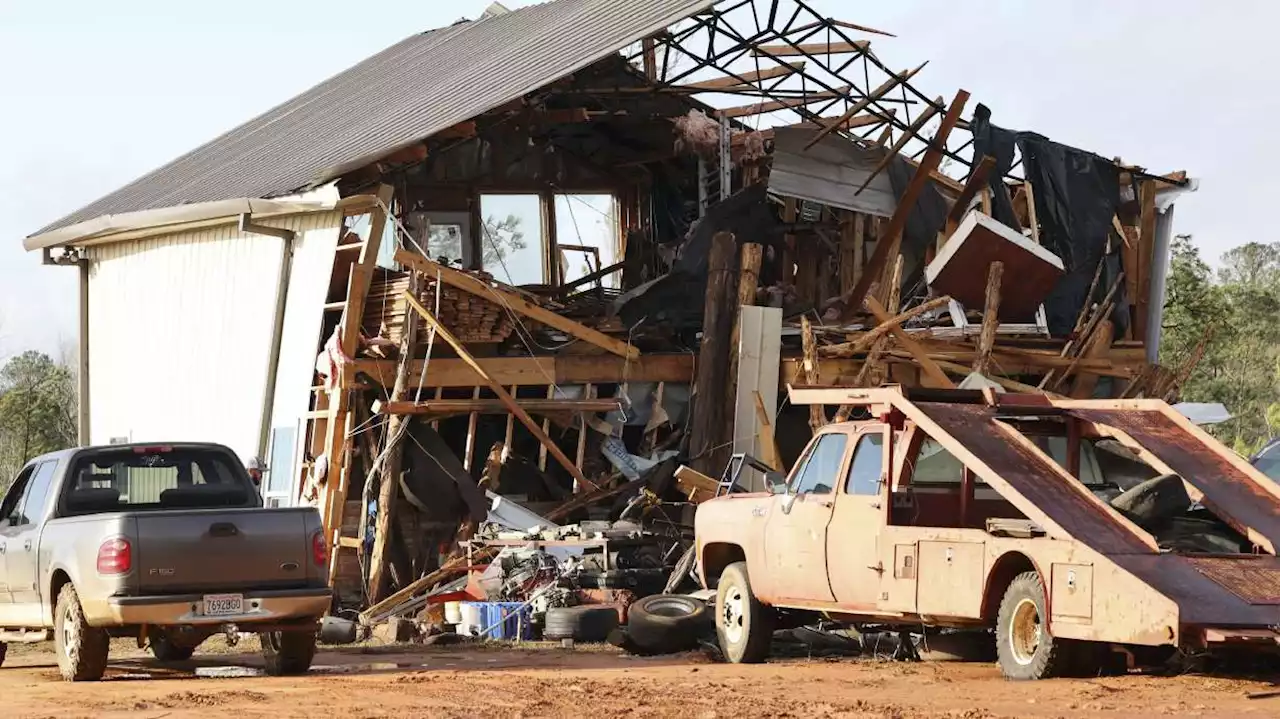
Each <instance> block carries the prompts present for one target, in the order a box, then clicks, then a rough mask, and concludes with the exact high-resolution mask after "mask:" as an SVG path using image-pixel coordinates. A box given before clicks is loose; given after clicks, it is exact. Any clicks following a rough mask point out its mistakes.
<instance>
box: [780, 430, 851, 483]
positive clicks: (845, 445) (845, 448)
mask: <svg viewBox="0 0 1280 719" xmlns="http://www.w3.org/2000/svg"><path fill="white" fill-rule="evenodd" d="M830 437H839V438H840V441H841V442H842V444H841V446H840V468H839V470H837V472H836V476H838V477H842V476H844V474H845V472H846V471H847V469H848V468H847V467H846V465H847V464H848V455H849V433H848V432H841V431H835V432H823V433H821V434H819V435H817V436H815V437H814V438H813V440H812V441H810V443H809V448H808V450H807V451H806V452H805V454H804V457H803V459H801V461H800V462H797V463H796V466H795V469H793V470H792V472H791V476H790V477H788V478H787V492H788V493H789V494H794V495H796V496H797V497H799V496H801V495H805V494H814V495H818V496H826V495H828V494H835V493H836V488H835V487H831V489H830V491H827V492H813V491H808V492H801V491H799V488H798V486H797V483H798V482H799V481H800V478H801V476H802V475H803V474H804V471H805V470H806V469H808V468H809V462H810V461H812V460H813V457H814V455H815V454H817V452H818V448H819V446H820V445H821V444H822V443H823V442H824V441H826V440H827V439H828V438H830Z"/></svg>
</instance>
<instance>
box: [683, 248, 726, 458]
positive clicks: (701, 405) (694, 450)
mask: <svg viewBox="0 0 1280 719" xmlns="http://www.w3.org/2000/svg"><path fill="white" fill-rule="evenodd" d="M736 259H737V242H736V240H735V239H734V237H733V234H732V233H730V232H717V233H716V234H715V235H714V236H713V237H712V238H711V254H710V257H709V258H708V261H707V296H706V302H705V304H704V305H703V315H702V343H701V345H700V346H699V348H698V376H697V378H696V381H697V390H696V391H697V399H696V400H695V401H694V403H693V418H692V420H693V421H692V426H691V429H690V432H691V437H690V454H691V455H692V456H693V457H697V460H696V461H694V467H695V469H698V470H699V471H701V472H702V473H703V474H710V475H719V474H720V471H721V470H722V469H723V468H724V464H725V462H726V461H727V458H728V454H729V453H728V448H727V447H725V446H722V445H723V444H724V442H725V440H726V439H727V438H725V437H723V436H721V435H722V433H723V430H724V426H725V422H724V410H725V407H726V403H725V402H724V394H725V389H726V384H727V382H726V380H727V379H728V378H727V377H726V376H725V368H726V367H728V366H729V357H730V353H731V352H732V348H731V347H730V346H729V345H730V339H731V335H732V333H733V318H734V316H735V315H736V314H737V312H736V310H737V307H736V306H735V304H734V303H735V301H736V300H737V296H738V293H737V288H736V286H735V285H736V281H737V273H735V272H734V265H735V260H736Z"/></svg>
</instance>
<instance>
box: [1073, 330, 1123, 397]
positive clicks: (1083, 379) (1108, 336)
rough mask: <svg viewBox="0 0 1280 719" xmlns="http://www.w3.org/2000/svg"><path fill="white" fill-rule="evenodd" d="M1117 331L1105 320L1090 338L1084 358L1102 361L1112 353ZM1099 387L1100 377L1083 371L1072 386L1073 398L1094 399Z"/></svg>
mask: <svg viewBox="0 0 1280 719" xmlns="http://www.w3.org/2000/svg"><path fill="white" fill-rule="evenodd" d="M1114 334H1115V329H1114V327H1113V326H1112V324H1111V320H1103V321H1101V322H1099V323H1098V326H1097V327H1096V328H1095V329H1094V331H1093V336H1092V337H1090V338H1089V346H1088V347H1086V348H1085V350H1084V352H1083V354H1082V355H1081V356H1082V357H1085V358H1087V359H1101V358H1103V357H1106V356H1107V355H1108V354H1109V353H1110V352H1111V341H1112V339H1113V335H1114ZM1097 386H1098V375H1096V374H1092V373H1090V372H1086V371H1083V370H1082V371H1081V372H1080V374H1078V375H1076V381H1075V382H1074V383H1073V384H1072V385H1071V392H1070V393H1069V394H1070V396H1071V397H1074V398H1076V399H1089V398H1091V397H1093V390H1094V389H1095V388H1096V387H1097Z"/></svg>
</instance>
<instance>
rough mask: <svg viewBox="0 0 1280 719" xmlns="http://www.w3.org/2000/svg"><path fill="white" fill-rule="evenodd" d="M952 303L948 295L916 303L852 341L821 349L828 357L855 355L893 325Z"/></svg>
mask: <svg viewBox="0 0 1280 719" xmlns="http://www.w3.org/2000/svg"><path fill="white" fill-rule="evenodd" d="M950 303H951V298H950V297H948V296H946V295H944V296H942V297H935V298H933V299H931V300H929V301H928V302H925V303H923V304H919V305H916V306H915V307H912V308H911V309H909V310H906V311H904V312H899V313H898V314H896V315H894V316H893V317H890V318H889V319H888V320H886V321H884V322H881V323H880V324H878V325H876V326H875V327H874V328H872V329H871V330H868V331H867V332H865V333H863V334H862V335H861V336H859V337H858V339H856V340H854V341H852V342H842V343H840V344H835V345H827V346H826V347H823V348H822V349H821V354H822V355H823V356H826V357H852V356H853V355H856V354H859V353H861V352H865V351H867V350H868V349H870V348H871V345H873V344H875V342H876V340H878V339H880V338H881V337H883V336H884V335H886V334H889V331H890V330H891V329H892V328H893V327H895V326H896V327H901V326H902V325H903V324H904V323H906V322H909V321H910V320H913V319H915V318H916V317H919V316H920V315H922V314H924V313H926V312H930V311H932V310H936V309H938V308H940V307H945V306H947V305H948V304H950Z"/></svg>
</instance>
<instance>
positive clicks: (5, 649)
mask: <svg viewBox="0 0 1280 719" xmlns="http://www.w3.org/2000/svg"><path fill="white" fill-rule="evenodd" d="M8 653H9V645H8V644H5V643H4V642H0V666H4V655H5V654H8Z"/></svg>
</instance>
